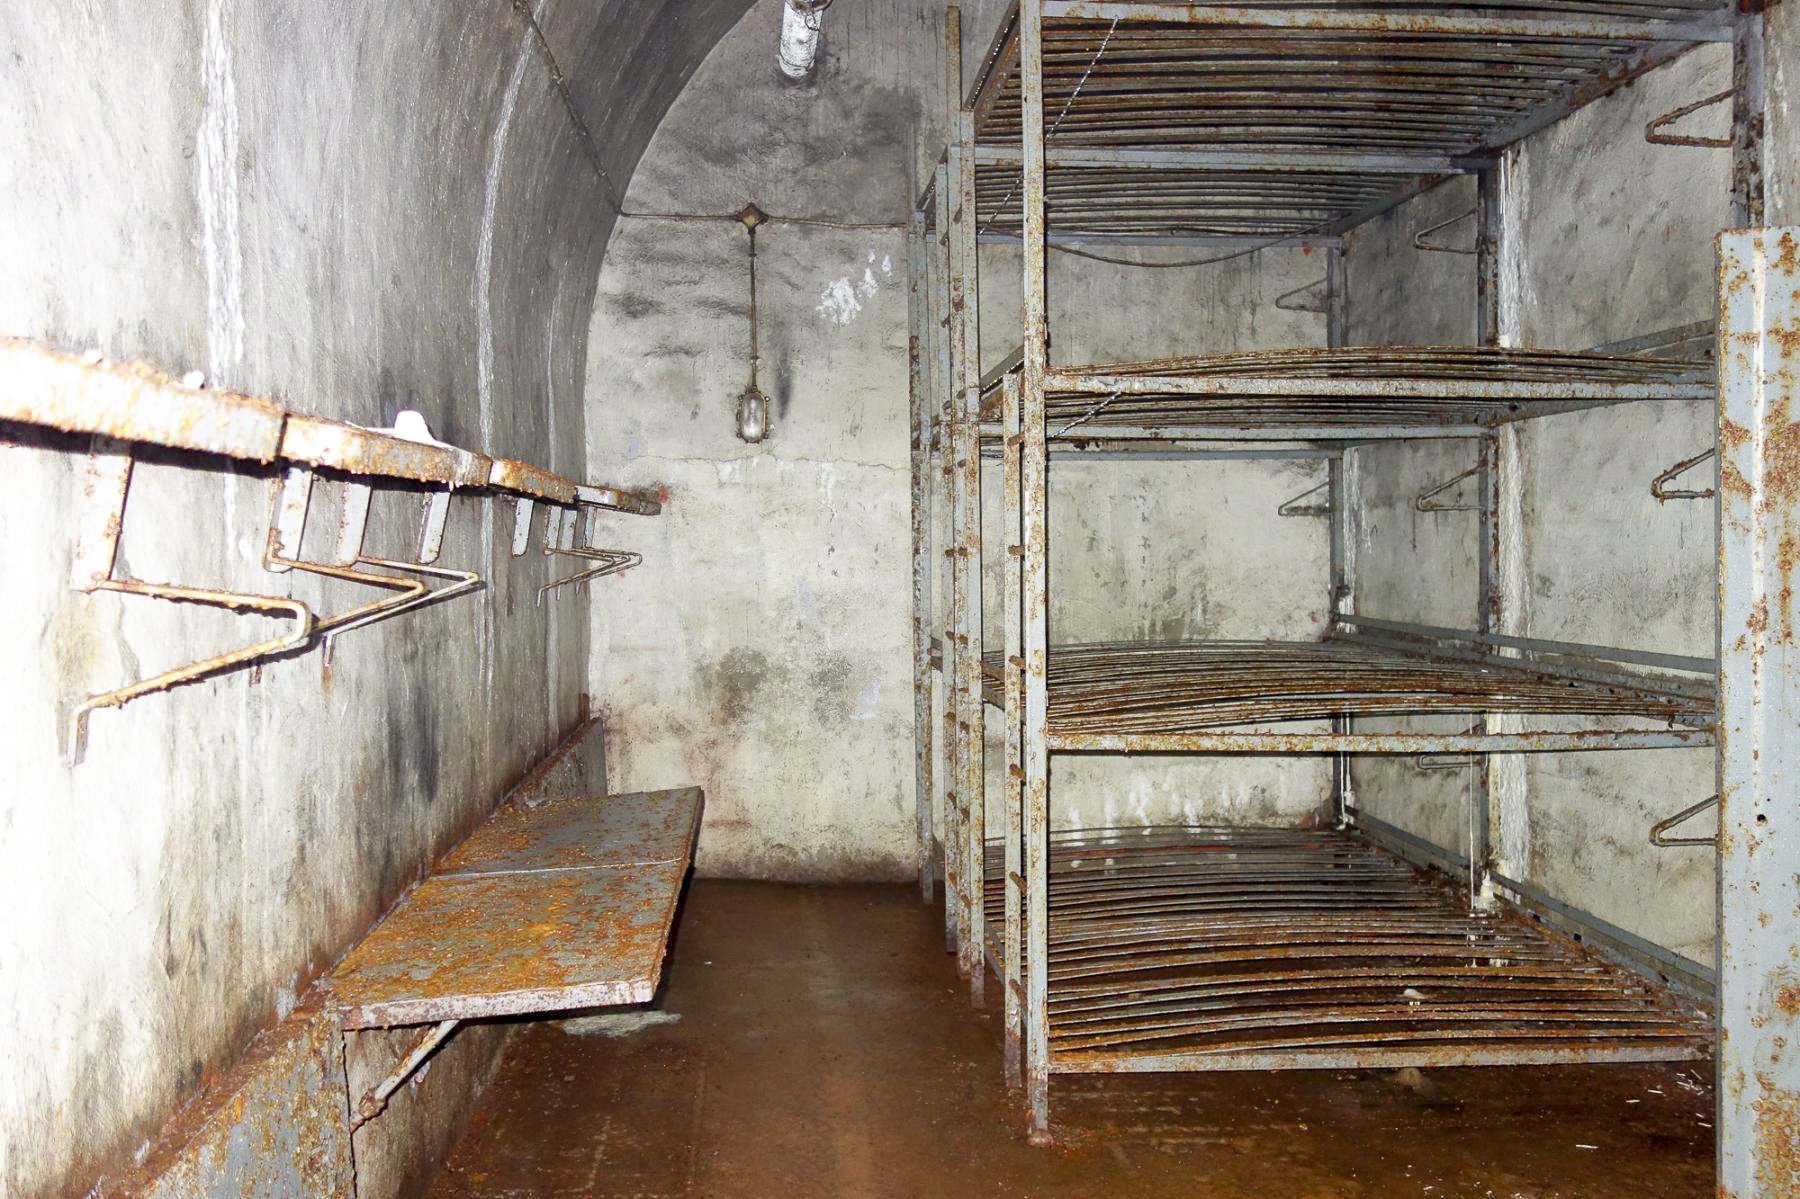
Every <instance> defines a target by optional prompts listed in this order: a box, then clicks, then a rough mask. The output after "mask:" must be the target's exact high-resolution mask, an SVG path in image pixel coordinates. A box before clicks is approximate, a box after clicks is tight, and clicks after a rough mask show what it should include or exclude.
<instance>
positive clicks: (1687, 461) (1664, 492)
mask: <svg viewBox="0 0 1800 1199" xmlns="http://www.w3.org/2000/svg"><path fill="white" fill-rule="evenodd" d="M1717 453H1718V451H1717V450H1701V451H1700V452H1699V453H1698V454H1695V455H1694V456H1693V457H1692V458H1683V459H1682V460H1681V461H1680V462H1677V463H1676V464H1675V465H1674V466H1671V467H1670V468H1669V469H1668V470H1665V471H1664V472H1663V473H1662V474H1660V475H1657V476H1656V477H1655V478H1654V479H1652V480H1650V494H1651V495H1653V496H1655V497H1656V502H1657V503H1659V504H1666V503H1668V502H1669V501H1670V500H1710V499H1712V497H1713V494H1714V492H1713V489H1712V488H1711V487H1708V488H1707V489H1706V490H1705V491H1693V490H1690V489H1687V488H1682V487H1675V488H1670V487H1667V486H1665V484H1667V483H1669V482H1670V481H1672V480H1673V479H1674V478H1675V476H1677V475H1679V474H1682V473H1683V472H1684V471H1687V470H1689V469H1691V468H1693V467H1696V466H1699V465H1700V464H1701V463H1702V462H1705V461H1706V460H1707V459H1708V458H1711V457H1713V456H1714V455H1715V454H1717Z"/></svg>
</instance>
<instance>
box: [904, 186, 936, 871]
mask: <svg viewBox="0 0 1800 1199" xmlns="http://www.w3.org/2000/svg"><path fill="white" fill-rule="evenodd" d="M906 278H907V290H906V317H907V328H908V331H909V334H908V337H907V341H906V363H907V387H908V398H909V400H910V401H911V409H912V412H911V424H912V447H911V448H912V585H913V596H912V599H913V628H912V632H913V758H914V761H913V803H914V807H915V810H916V812H915V815H916V819H917V822H918V826H919V827H918V835H919V897H920V898H921V899H922V900H923V901H924V902H926V903H930V902H931V898H932V891H933V889H934V888H933V882H934V879H933V875H934V874H935V872H936V868H935V867H934V865H933V864H932V860H931V856H932V855H931V791H932V777H931V775H932V770H931V765H932V762H931V758H932V730H931V615H932V612H931V581H932V572H931V425H932V420H931V400H930V394H931V389H930V387H929V385H928V383H927V381H926V374H925V350H926V344H927V339H926V334H925V289H926V279H925V214H924V213H923V212H922V211H917V210H915V211H914V212H913V215H912V222H911V224H910V225H909V226H908V227H907V231H906Z"/></svg>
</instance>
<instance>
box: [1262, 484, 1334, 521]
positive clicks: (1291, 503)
mask: <svg viewBox="0 0 1800 1199" xmlns="http://www.w3.org/2000/svg"><path fill="white" fill-rule="evenodd" d="M1330 486H1331V480H1329V479H1327V480H1326V481H1325V482H1323V483H1321V484H1319V485H1318V486H1317V487H1308V488H1307V489H1306V490H1305V491H1302V492H1301V493H1300V494H1299V495H1297V496H1295V497H1294V498H1293V499H1291V500H1288V501H1287V502H1286V503H1284V504H1282V505H1281V507H1279V508H1277V509H1275V514H1276V515H1277V516H1330V515H1331V505H1330V504H1329V503H1324V504H1303V503H1301V502H1300V501H1302V500H1304V499H1306V498H1307V497H1308V496H1313V495H1318V494H1319V493H1320V492H1321V491H1325V490H1326V489H1328V488H1329V487H1330Z"/></svg>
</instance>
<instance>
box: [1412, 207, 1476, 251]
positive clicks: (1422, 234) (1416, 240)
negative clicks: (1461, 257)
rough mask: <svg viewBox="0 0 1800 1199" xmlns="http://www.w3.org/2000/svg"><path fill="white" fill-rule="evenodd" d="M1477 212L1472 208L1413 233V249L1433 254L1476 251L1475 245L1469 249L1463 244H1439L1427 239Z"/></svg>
mask: <svg viewBox="0 0 1800 1199" xmlns="http://www.w3.org/2000/svg"><path fill="white" fill-rule="evenodd" d="M1475 213H1476V210H1475V209H1473V208H1471V209H1469V211H1467V212H1460V213H1457V214H1456V215H1455V216H1453V217H1451V218H1450V219H1449V220H1447V221H1439V222H1438V223H1437V224H1435V225H1433V226H1431V227H1430V228H1429V229H1421V230H1419V231H1418V232H1417V233H1415V234H1413V239H1412V244H1413V249H1415V250H1424V251H1426V252H1428V253H1432V254H1474V253H1475V252H1476V251H1475V248H1474V247H1473V246H1471V247H1469V248H1468V249H1464V248H1463V247H1461V246H1444V245H1438V244H1437V243H1435V242H1428V241H1426V240H1425V239H1426V238H1428V237H1430V236H1431V235H1432V234H1433V233H1436V232H1437V231H1438V230H1439V229H1447V228H1449V227H1450V226H1451V225H1454V224H1457V223H1458V222H1459V221H1466V220H1468V219H1469V218H1470V217H1472V216H1474V215H1475Z"/></svg>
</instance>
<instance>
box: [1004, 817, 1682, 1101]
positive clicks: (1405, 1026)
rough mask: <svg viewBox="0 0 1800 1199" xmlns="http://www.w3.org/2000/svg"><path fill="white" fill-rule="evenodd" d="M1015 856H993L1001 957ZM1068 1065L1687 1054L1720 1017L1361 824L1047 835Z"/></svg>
mask: <svg viewBox="0 0 1800 1199" xmlns="http://www.w3.org/2000/svg"><path fill="white" fill-rule="evenodd" d="M1003 859H1004V854H1003V850H1002V847H1001V846H1000V845H999V844H997V843H995V844H990V845H989V846H988V851H987V879H986V904H987V929H988V936H987V940H988V946H987V948H988V956H989V960H990V963H991V964H992V965H994V967H995V969H996V970H999V969H1000V965H1001V963H1002V961H1003V949H1002V944H1003V939H1002V936H1001V930H1002V928H1003V926H1004V925H1003V921H1004V893H1003V885H1004V861H1003ZM1048 900H1049V910H1050V922H1049V953H1050V972H1049V1008H1050V1030H1049V1035H1050V1069H1051V1070H1052V1072H1061V1073H1112V1072H1121V1071H1165V1070H1183V1071H1186V1070H1271V1069H1345V1068H1354V1067H1374V1066H1382V1067H1400V1066H1409V1065H1410V1066H1453V1065H1465V1066H1472V1065H1528V1064H1541V1063H1571V1062H1618V1061H1676V1060H1685V1059H1691V1058H1700V1057H1704V1056H1706V1055H1707V1054H1708V1053H1709V1052H1710V1046H1711V1040H1712V1035H1713V1025H1712V1020H1711V1017H1710V1014H1708V1013H1706V1012H1704V1011H1702V1010H1699V1009H1698V1008H1697V1007H1696V1006H1695V1005H1693V1004H1691V1003H1687V1002H1684V1001H1682V1000H1680V999H1679V998H1678V997H1676V996H1674V995H1672V994H1670V993H1666V992H1664V991H1661V990H1659V989H1657V988H1655V987H1653V986H1652V985H1651V984H1649V983H1647V982H1645V981H1644V980H1642V979H1640V978H1639V977H1638V976H1636V975H1634V974H1632V973H1630V972H1629V971H1626V970H1624V969H1621V968H1619V967H1616V966H1613V965H1612V964H1610V963H1608V962H1606V961H1604V960H1602V959H1600V958H1598V957H1596V956H1594V955H1593V954H1591V953H1589V952H1588V951H1587V950H1585V949H1583V948H1582V947H1581V946H1580V945H1578V944H1576V943H1575V942H1573V941H1570V940H1567V939H1565V938H1563V937H1561V936H1558V935H1556V934H1555V933H1552V932H1550V931H1548V930H1546V929H1545V928H1543V927H1542V926H1540V925H1538V924H1536V923H1534V922H1532V921H1531V920H1529V919H1527V918H1525V917H1523V916H1521V915H1519V914H1517V913H1516V912H1514V911H1512V910H1511V909H1503V910H1501V911H1497V912H1492V913H1475V912H1470V911H1469V909H1468V906H1467V904H1466V902H1465V900H1464V897H1463V896H1461V895H1459V894H1458V893H1457V892H1456V891H1455V889H1454V888H1453V887H1452V886H1451V885H1450V883H1449V882H1448V880H1446V879H1443V878H1441V877H1440V876H1437V875H1434V874H1433V873H1432V872H1430V871H1426V870H1421V869H1418V868H1415V867H1412V866H1410V865H1408V864H1407V863H1405V862H1403V861H1401V860H1400V859H1398V858H1396V857H1393V856H1392V855H1390V854H1388V853H1387V852H1386V851H1384V850H1381V849H1379V848H1377V847H1375V846H1374V845H1371V844H1370V843H1369V842H1367V841H1366V840H1364V839H1362V838H1360V837H1358V836H1356V835H1354V834H1352V833H1347V832H1333V831H1316V830H1302V829H1253V828H1235V829H1222V828H1196V827H1160V828H1146V829H1135V830H1108V831H1101V832H1096V831H1082V832H1068V833H1059V834H1055V835H1053V836H1052V838H1051V850H1050V886H1049V895H1048Z"/></svg>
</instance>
